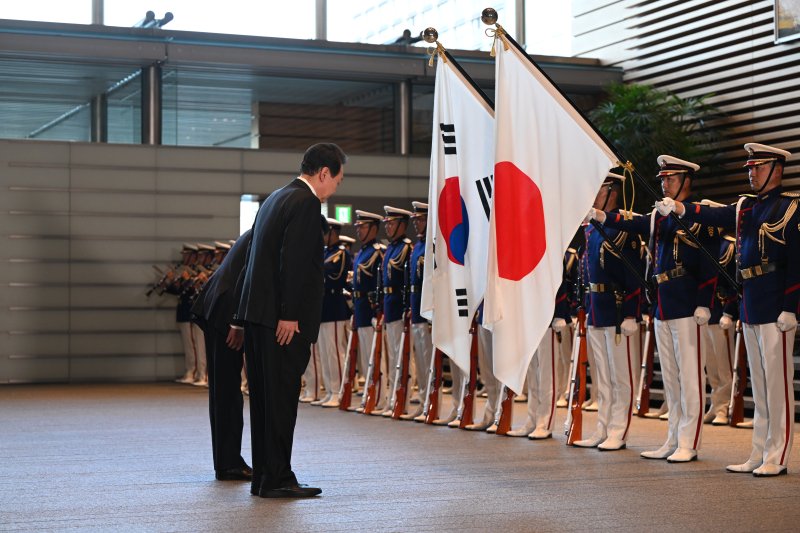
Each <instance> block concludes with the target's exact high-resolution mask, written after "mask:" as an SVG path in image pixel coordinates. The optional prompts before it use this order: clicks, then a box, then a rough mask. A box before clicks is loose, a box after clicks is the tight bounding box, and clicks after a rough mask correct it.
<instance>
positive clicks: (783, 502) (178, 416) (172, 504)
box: [0, 383, 800, 532]
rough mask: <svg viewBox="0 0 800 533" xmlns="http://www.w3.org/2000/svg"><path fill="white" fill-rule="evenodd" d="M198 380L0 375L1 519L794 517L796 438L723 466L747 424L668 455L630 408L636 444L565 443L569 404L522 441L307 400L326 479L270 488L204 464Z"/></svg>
mask: <svg viewBox="0 0 800 533" xmlns="http://www.w3.org/2000/svg"><path fill="white" fill-rule="evenodd" d="M206 398H207V391H206V389H201V388H197V387H191V386H188V385H178V384H166V383H162V384H140V385H134V384H126V385H40V386H27V385H11V386H2V387H0V457H1V458H2V463H1V464H2V466H0V530H2V531H65V530H88V531H255V530H258V531H297V532H305V531H500V532H506V531H536V532H539V531H553V532H556V531H558V532H563V531H589V530H595V531H609V530H613V531H631V532H644V531H647V532H649V531H681V532H686V531H704V532H706V531H761V530H763V531H798V530H799V529H800V505H799V504H798V497H800V457H799V456H798V455H800V450H798V447H795V449H794V450H793V452H792V461H791V464H790V473H789V475H788V476H782V477H779V478H770V479H757V478H753V477H752V476H750V475H737V474H729V473H726V472H725V470H724V467H725V465H726V464H729V463H731V462H740V461H743V460H744V459H746V458H747V455H748V452H749V440H750V435H751V433H750V431H749V430H743V429H731V428H728V427H711V426H706V427H705V430H704V436H703V445H702V449H701V455H700V460H699V461H697V462H693V463H688V464H674V465H671V464H667V463H666V462H662V461H646V460H643V459H641V458H639V452H640V451H642V450H645V449H650V448H652V447H656V446H658V445H660V444H661V442H662V441H663V439H664V436H665V434H666V423H664V422H660V421H656V420H642V419H634V421H633V426H632V429H631V438H630V440H629V443H628V449H627V450H623V451H619V452H606V453H601V452H598V451H596V450H582V449H573V448H569V447H567V446H565V445H564V436H563V434H562V433H561V431H560V429H561V428H562V427H563V420H564V417H565V415H566V412H565V410H563V409H560V410H558V421H557V428H558V430H559V431H557V433H556V435H555V438H553V439H551V440H547V441H529V440H527V439H523V438H510V437H498V436H496V435H489V434H485V433H472V432H467V431H460V430H456V429H448V428H441V427H431V426H424V425H422V424H417V423H413V422H400V421H391V420H388V419H383V418H376V417H367V416H363V415H356V414H353V413H343V412H340V411H338V410H333V409H323V408H319V407H311V406H308V405H301V407H300V413H299V419H298V427H297V433H296V438H295V452H294V469H295V471H296V472H297V474H298V477H300V480H301V482H304V483H309V484H312V485H316V486H319V487H322V489H323V493H322V496H321V497H319V498H315V499H310V500H297V501H288V500H264V499H261V498H257V497H254V496H251V495H250V493H249V486H248V485H247V484H246V483H237V482H219V481H215V480H214V472H213V470H212V467H211V449H210V437H209V431H208V421H207V403H206V402H207V400H206ZM445 398H446V400H445V401H449V396H447V397H445ZM481 408H482V404H481V405H479V412H480V410H481ZM523 413H524V405H523V404H517V405H516V408H515V419H516V420H517V421H518V422H520V421H521V419H522V418H523V416H524V414H523ZM593 420H594V415H593V414H589V413H587V414H586V416H585V421H586V426H585V428H586V429H585V430H584V431H587V432H589V431H590V429H589V426H590V424H591V423H592V421H593ZM245 431H246V432H248V433H247V434H246V438H245V443H246V444H245V450H244V456H245V458H247V459H249V440H248V438H247V436H249V429H248V427H246V428H245Z"/></svg>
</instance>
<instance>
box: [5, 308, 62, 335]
mask: <svg viewBox="0 0 800 533" xmlns="http://www.w3.org/2000/svg"><path fill="white" fill-rule="evenodd" d="M0 324H2V325H0V328H2V329H3V330H5V331H35V330H39V329H42V328H46V329H48V330H57V331H67V330H68V329H69V327H70V324H69V313H68V312H67V311H46V310H32V311H24V310H14V309H9V307H2V308H0Z"/></svg>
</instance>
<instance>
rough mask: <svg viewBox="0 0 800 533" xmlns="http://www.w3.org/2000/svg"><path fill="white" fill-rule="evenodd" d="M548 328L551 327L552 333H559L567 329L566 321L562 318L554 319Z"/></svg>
mask: <svg viewBox="0 0 800 533" xmlns="http://www.w3.org/2000/svg"><path fill="white" fill-rule="evenodd" d="M550 327H552V328H553V330H554V331H561V330H562V329H564V328H565V327H567V321H566V320H564V319H563V318H554V319H553V322H552V323H551V324H550Z"/></svg>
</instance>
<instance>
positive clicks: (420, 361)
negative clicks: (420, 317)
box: [408, 322, 433, 401]
mask: <svg viewBox="0 0 800 533" xmlns="http://www.w3.org/2000/svg"><path fill="white" fill-rule="evenodd" d="M411 335H412V337H413V339H414V370H415V372H414V374H416V380H417V387H419V393H420V396H421V395H422V394H424V392H425V387H426V386H427V384H428V370H429V369H430V367H431V358H432V357H433V340H432V339H431V325H430V324H429V323H427V322H420V323H419V324H411ZM412 375H413V374H412ZM408 396H409V399H410V397H411V395H410V394H409V395H408ZM423 401H424V399H423Z"/></svg>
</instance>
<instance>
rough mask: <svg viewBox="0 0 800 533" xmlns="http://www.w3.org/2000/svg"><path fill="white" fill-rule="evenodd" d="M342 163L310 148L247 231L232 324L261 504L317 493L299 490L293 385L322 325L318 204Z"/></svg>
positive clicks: (327, 149) (337, 152) (254, 488)
mask: <svg viewBox="0 0 800 533" xmlns="http://www.w3.org/2000/svg"><path fill="white" fill-rule="evenodd" d="M346 161H347V156H346V155H345V154H344V152H342V150H341V149H340V148H339V147H338V146H336V145H335V144H315V145H314V146H311V147H310V148H309V149H308V150H306V153H305V154H304V156H303V162H302V164H301V171H300V176H299V177H298V178H296V179H295V180H293V181H292V182H291V183H289V184H288V185H286V186H285V187H282V188H281V189H278V190H277V191H275V192H273V193H272V194H271V195H270V196H269V198H267V199H266V201H265V202H264V204H263V205H262V206H261V208H260V209H259V211H258V215H256V221H255V223H254V225H253V240H252V243H251V245H250V252H249V254H248V258H247V261H246V265H245V270H244V272H243V275H242V277H241V283H242V291H241V294H242V297H241V301H240V303H239V310H238V313H237V319H238V320H241V321H242V322H243V323H244V343H245V354H246V358H247V371H248V377H249V381H250V425H251V435H252V448H253V481H252V485H251V489H250V492H251V493H252V494H257V495H259V496H261V497H264V498H301V497H309V496H316V495H318V494H319V493H321V492H322V491H321V490H320V489H318V488H315V487H307V486H304V485H300V484H298V482H297V478H296V477H295V475H294V472H292V466H291V457H292V441H293V438H294V426H295V422H296V420H297V398H298V396H299V394H300V377H301V376H302V374H303V370H304V369H305V368H306V365H307V364H308V360H309V357H310V347H311V344H312V343H314V342H316V340H317V335H318V333H319V326H320V320H321V317H322V297H323V268H322V261H323V259H322V251H323V241H322V224H321V222H320V216H321V215H320V213H321V202H324V201H326V200H327V199H328V198H329V197H330V196H331V195H332V194H333V193H334V192H335V191H336V188H337V187H338V186H339V183H341V181H342V179H343V174H344V169H343V166H344V164H345V162H346Z"/></svg>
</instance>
